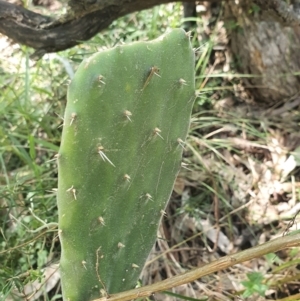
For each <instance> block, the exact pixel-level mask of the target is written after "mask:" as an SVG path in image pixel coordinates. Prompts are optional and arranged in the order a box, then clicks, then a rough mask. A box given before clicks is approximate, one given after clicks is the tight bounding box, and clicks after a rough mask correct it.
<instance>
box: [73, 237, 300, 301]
mask: <svg viewBox="0 0 300 301" xmlns="http://www.w3.org/2000/svg"><path fill="white" fill-rule="evenodd" d="M296 246H300V234H295V235H287V236H284V237H280V238H276V239H274V240H271V241H269V242H267V243H264V244H262V245H259V246H256V247H253V248H250V249H248V250H244V251H242V252H239V253H236V254H233V255H228V256H224V257H222V258H220V259H218V260H215V261H213V262H211V263H209V264H207V265H205V266H203V267H201V268H197V269H195V270H193V271H190V272H187V273H183V274H180V275H178V276H174V277H171V278H168V279H166V280H163V281H160V282H158V283H155V284H151V285H147V286H144V287H140V288H136V289H133V290H130V291H126V292H122V293H118V294H113V295H110V296H109V297H108V298H107V297H104V298H100V299H95V300H94V301H129V300H134V299H137V298H140V297H148V296H150V295H153V294H154V293H156V292H161V291H165V290H168V289H171V288H173V287H176V286H180V285H183V284H186V283H190V282H192V281H195V280H196V279H199V278H201V277H204V276H207V275H210V274H212V273H214V272H217V271H221V270H224V269H227V268H229V267H232V266H234V265H236V264H239V263H241V262H245V261H248V260H251V259H254V258H258V257H261V256H263V255H266V254H269V253H274V252H278V251H280V250H282V249H286V248H291V247H296ZM74 289H75V288H74Z"/></svg>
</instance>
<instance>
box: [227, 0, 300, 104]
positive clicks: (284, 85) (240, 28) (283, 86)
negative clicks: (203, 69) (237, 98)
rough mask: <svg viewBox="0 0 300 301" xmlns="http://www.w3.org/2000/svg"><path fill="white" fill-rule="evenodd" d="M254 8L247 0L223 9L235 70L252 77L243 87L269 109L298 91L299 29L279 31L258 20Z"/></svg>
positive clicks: (279, 27) (258, 13)
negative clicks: (229, 25)
mask: <svg viewBox="0 0 300 301" xmlns="http://www.w3.org/2000/svg"><path fill="white" fill-rule="evenodd" d="M235 2H239V4H236V3H235ZM255 8H256V7H255V6H254V5H253V4H252V5H251V1H248V0H247V1H246V0H244V1H229V2H227V5H226V9H225V10H226V12H225V15H226V21H227V24H231V27H232V28H233V29H232V30H231V42H230V47H231V51H232V53H233V55H234V58H235V62H236V66H237V69H238V70H239V71H240V72H241V73H243V74H249V75H252V76H253V77H249V78H248V79H246V80H245V83H246V85H247V86H248V87H250V89H251V93H252V95H253V96H254V97H255V100H256V101H257V102H259V103H264V104H266V105H270V104H274V103H277V102H283V101H287V100H288V99H289V98H291V97H292V96H294V95H295V94H297V93H298V92H299V88H300V77H299V71H300V57H299V54H300V27H299V26H293V27H283V26H282V25H281V24H280V23H277V22H274V21H273V20H272V19H270V21H266V19H265V17H264V20H262V18H261V11H260V10H259V9H257V11H255V10H256V9H255ZM228 21H230V23H228ZM297 74H298V75H297Z"/></svg>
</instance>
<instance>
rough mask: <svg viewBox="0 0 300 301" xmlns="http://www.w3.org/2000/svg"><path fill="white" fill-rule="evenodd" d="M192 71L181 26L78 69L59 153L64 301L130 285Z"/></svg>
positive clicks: (169, 179)
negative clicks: (155, 38)
mask: <svg viewBox="0 0 300 301" xmlns="http://www.w3.org/2000/svg"><path fill="white" fill-rule="evenodd" d="M193 70H194V52H193V50H192V48H191V45H190V41H189V36H188V34H186V33H185V32H184V31H183V30H181V29H175V30H172V31H171V32H170V33H167V34H165V35H163V36H162V37H160V38H158V39H157V40H154V41H150V42H136V43H132V44H130V45H124V46H123V45H122V46H117V47H115V48H113V49H110V50H105V51H102V52H100V53H96V54H94V55H92V56H91V57H90V58H88V59H86V60H85V61H83V62H82V63H81V65H80V66H79V68H78V70H77V72H76V74H75V76H74V78H73V80H72V82H71V83H70V86H69V90H68V101H67V107H66V110H65V116H64V128H63V134H62V141H61V146H60V151H59V154H58V156H57V157H58V168H59V178H58V210H59V236H60V241H61V246H62V253H61V260H60V271H61V281H62V290H63V296H64V300H66V301H89V300H93V299H94V298H99V297H101V296H103V295H109V294H112V293H117V292H120V291H124V290H126V289H131V288H133V287H134V286H135V285H136V283H137V280H138V277H139V275H140V272H141V269H142V268H143V265H144V263H145V261H146V258H147V256H148V254H149V252H150V250H151V248H152V246H153V244H154V242H155V240H156V233H157V228H158V224H159V221H160V219H161V217H162V216H163V215H164V214H165V207H166V204H167V202H168V200H169V197H170V194H171V191H172V187H173V184H174V181H175V178H176V175H177V173H178V171H179V169H180V166H181V156H182V151H183V147H184V141H185V139H186V135H187V131H188V127H189V120H190V114H191V109H192V105H193V102H194V95H195V92H194V90H195V88H194V71H193Z"/></svg>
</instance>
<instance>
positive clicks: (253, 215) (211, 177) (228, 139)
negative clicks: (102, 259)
mask: <svg viewBox="0 0 300 301" xmlns="http://www.w3.org/2000/svg"><path fill="white" fill-rule="evenodd" d="M198 10H199V18H198V19H197V29H196V30H195V31H194V35H193V37H192V41H193V43H194V45H195V48H197V50H196V58H197V61H196V75H197V82H196V86H197V92H198V97H197V99H196V103H195V108H194V114H193V119H192V123H191V130H190V134H189V138H188V140H187V143H186V145H185V152H184V163H186V165H185V168H183V169H182V170H181V172H180V174H179V176H178V178H177V180H176V183H175V187H174V192H173V195H172V198H171V200H170V203H169V206H168V208H167V210H166V213H167V214H166V216H165V217H164V219H163V223H162V224H161V226H160V228H159V233H158V237H160V239H158V240H157V243H156V245H155V247H154V248H153V251H152V253H151V254H150V256H149V260H148V262H147V264H146V267H145V269H144V272H143V274H142V279H143V283H144V284H150V283H154V282H157V281H160V280H162V279H165V278H167V277H171V276H174V275H177V274H179V273H182V272H185V271H188V270H190V269H192V268H195V267H201V266H203V265H204V264H205V263H208V262H211V261H212V260H214V259H217V258H220V257H221V256H224V255H226V254H231V253H234V252H238V251H240V250H244V249H247V248H249V247H251V246H255V245H257V244H260V243H263V242H266V241H268V240H270V239H272V238H275V237H279V236H282V235H286V234H287V232H290V231H292V230H296V229H297V223H298V221H299V220H298V217H297V213H298V212H299V210H300V206H299V187H300V174H299V168H298V166H299V164H300V147H299V146H300V132H299V121H300V116H299V104H300V101H299V98H298V96H295V98H293V99H290V100H285V101H284V102H283V103H284V105H283V103H282V104H278V105H277V106H274V107H268V108H262V107H261V106H259V105H257V103H259V100H257V99H253V98H251V94H249V92H248V91H247V87H245V86H244V85H243V80H242V76H241V75H239V74H237V73H236V71H235V70H234V68H232V66H233V59H232V58H231V55H230V50H229V46H228V37H227V35H226V30H225V27H224V24H223V22H222V21H220V20H219V15H217V17H215V16H214V14H212V13H211V11H210V10H207V8H206V7H205V6H201V5H199V6H198ZM181 15H182V10H181V6H180V5H179V4H176V5H175V4H170V5H167V6H160V7H157V8H155V9H154V10H151V11H145V12H141V13H138V14H133V15H130V16H127V17H126V18H123V19H121V20H119V21H117V22H115V23H114V24H113V25H112V26H111V27H110V28H109V29H108V30H107V31H105V32H103V33H102V34H99V35H98V36H97V37H95V38H94V39H93V40H92V41H90V42H88V43H86V44H83V45H81V46H78V47H76V48H74V49H71V50H69V51H65V52H62V53H59V54H50V55H46V56H45V57H44V58H43V59H42V60H41V61H39V62H34V61H30V60H29V55H30V53H31V50H30V49H26V48H24V47H20V46H18V45H14V44H12V43H11V41H9V40H8V39H7V38H5V37H3V36H1V37H0V53H1V58H2V59H1V63H0V72H1V78H0V89H1V91H2V92H1V95H0V120H1V123H0V164H1V174H0V185H1V186H0V206H1V208H0V209H1V210H0V223H1V233H0V291H2V297H4V296H5V298H6V300H12V299H11V298H15V299H16V300H20V297H17V296H14V297H13V296H12V295H11V294H10V297H9V296H8V295H9V292H10V291H11V292H14V293H16V292H17V289H19V290H20V292H21V295H23V296H22V297H21V300H24V294H27V295H28V296H30V297H28V298H27V300H60V286H59V274H58V272H57V263H58V258H59V252H60V247H59V242H58V239H57V227H56V224H55V223H56V221H57V209H56V201H55V191H53V190H52V189H53V188H55V187H56V185H57V184H56V177H57V171H56V164H55V161H52V159H53V157H54V155H55V154H56V153H57V151H58V147H59V140H60V133H61V128H60V126H61V123H62V120H61V119H60V117H59V116H62V115H63V110H64V106H65V102H66V88H67V84H68V82H69V80H70V78H71V77H72V75H73V72H74V71H75V70H76V67H77V66H78V63H79V62H80V61H81V60H82V59H83V58H84V57H86V56H87V55H89V54H90V53H93V52H95V51H98V50H101V49H105V48H108V47H112V46H113V45H115V44H118V43H120V42H121V41H124V42H130V41H134V40H143V39H151V38H154V37H157V36H158V35H160V33H162V32H164V31H165V30H166V29H167V28H168V27H178V26H180V25H181V23H180V22H181ZM212 20H213V22H211V21H212ZM208 24H210V25H208ZM211 24H213V26H212V25H211ZM244 76H245V75H244ZM299 262H300V257H299V250H298V249H291V250H286V251H282V252H280V253H277V254H269V255H268V256H265V257H263V258H258V259H255V260H252V261H251V262H246V263H244V264H239V265H236V266H234V267H233V268H231V269H228V270H225V271H221V272H219V273H217V274H214V275H210V276H207V277H204V278H201V279H199V280H198V281H195V282H194V283H190V284H187V285H184V286H181V287H178V288H175V289H173V290H172V292H166V293H165V294H157V295H155V296H154V297H153V298H152V299H153V300H182V299H186V300H266V299H270V300H299V299H300V296H299V293H300V291H299V290H300V281H299V279H300V274H299ZM1 265H2V266H1ZM45 268H46V270H45ZM43 273H46V274H43ZM45 275H46V276H45ZM44 276H45V278H43V277H44ZM40 277H42V278H40ZM39 279H42V283H44V282H46V283H47V284H46V287H44V288H40V284H39V281H38V280H39ZM33 280H35V282H34V283H33V284H32V281H33ZM243 283H244V284H243ZM18 294H19V293H18ZM297 295H298V297H295V296H297ZM193 298H194V299H193ZM297 298H298V299H297ZM0 299H1V295H0Z"/></svg>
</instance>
